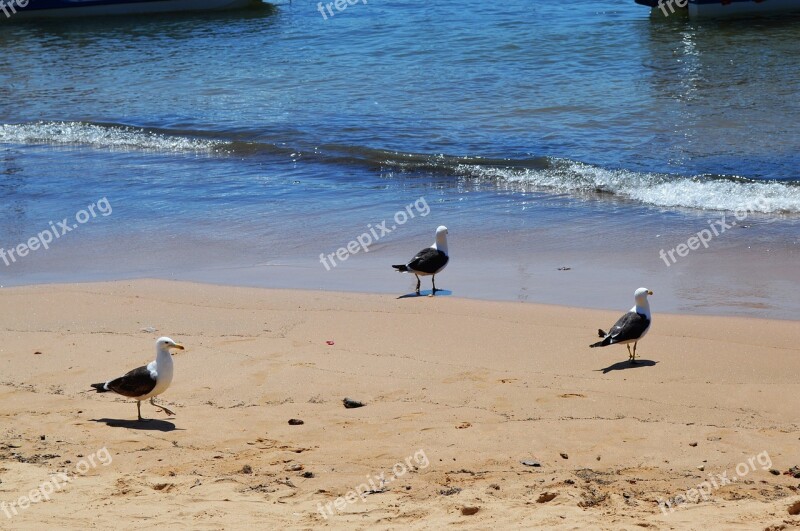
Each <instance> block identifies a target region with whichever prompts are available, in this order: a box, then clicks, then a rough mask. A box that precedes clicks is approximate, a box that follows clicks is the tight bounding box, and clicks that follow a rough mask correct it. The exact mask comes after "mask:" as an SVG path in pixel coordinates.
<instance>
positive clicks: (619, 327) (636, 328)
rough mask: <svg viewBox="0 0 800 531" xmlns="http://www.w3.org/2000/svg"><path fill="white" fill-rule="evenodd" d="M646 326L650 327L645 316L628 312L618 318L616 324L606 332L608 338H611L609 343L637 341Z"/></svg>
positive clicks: (648, 320)
mask: <svg viewBox="0 0 800 531" xmlns="http://www.w3.org/2000/svg"><path fill="white" fill-rule="evenodd" d="M648 326H650V319H648V318H647V317H646V316H644V315H642V314H640V313H636V312H628V313H626V314H625V315H623V316H622V317H620V318H619V320H618V321H617V322H616V324H615V325H614V326H612V327H611V330H609V331H608V337H609V338H611V341H610V343H619V342H620V341H633V340H636V339H639V338H640V337H642V334H643V333H644V331H645V330H647V327H648Z"/></svg>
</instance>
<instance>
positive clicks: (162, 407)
mask: <svg viewBox="0 0 800 531" xmlns="http://www.w3.org/2000/svg"><path fill="white" fill-rule="evenodd" d="M155 400H156V397H151V398H150V403H151V404H152V405H153V407H156V408H158V409H160V410H161V411H163V412H164V413H166V414H167V415H173V416H174V415H175V413H174V412H172V410H170V409H167V408H165V407H164V406H159V405H158V404H156V402H155Z"/></svg>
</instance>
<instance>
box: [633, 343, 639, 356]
mask: <svg viewBox="0 0 800 531" xmlns="http://www.w3.org/2000/svg"><path fill="white" fill-rule="evenodd" d="M638 344H639V342H638V341H634V342H633V361H636V345H638Z"/></svg>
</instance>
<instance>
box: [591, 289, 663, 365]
mask: <svg viewBox="0 0 800 531" xmlns="http://www.w3.org/2000/svg"><path fill="white" fill-rule="evenodd" d="M652 294H653V292H652V291H650V290H649V289H647V288H639V289H637V290H636V291H635V292H634V294H633V297H634V299H635V300H636V305H635V306H634V307H633V308H631V309H630V311H629V312H628V313H626V314H625V315H623V316H622V317H620V318H619V321H617V323H616V324H615V325H614V326H612V327H611V329H610V330H609V331H608V333H607V334H606V333H605V332H604V331H602V330H598V331H597V333H598V334H599V335H600V337H602V338H603V340H602V341H600V342H597V343H595V344H594V345H589V346H590V347H592V348H594V347H605V346H608V345H616V344H617V343H620V344H622V345H625V346H626V347H627V348H628V360H629V361H630V362H631V363H636V343H638V342H639V340H640V339H642V338H643V337H644V336H645V334H647V331H648V330H650V322H651V320H652V318H651V317H650V303H649V302H648V301H647V296H648V295H652ZM631 343H633V353H631V345H630V344H631Z"/></svg>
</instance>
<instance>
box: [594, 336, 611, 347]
mask: <svg viewBox="0 0 800 531" xmlns="http://www.w3.org/2000/svg"><path fill="white" fill-rule="evenodd" d="M611 341H612V339H611V338H610V337H607V338H605V339H604V340H602V341H598V342H597V343H594V344H592V345H589V347H590V348H595V347H607V346H608V345H610V344H611Z"/></svg>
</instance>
